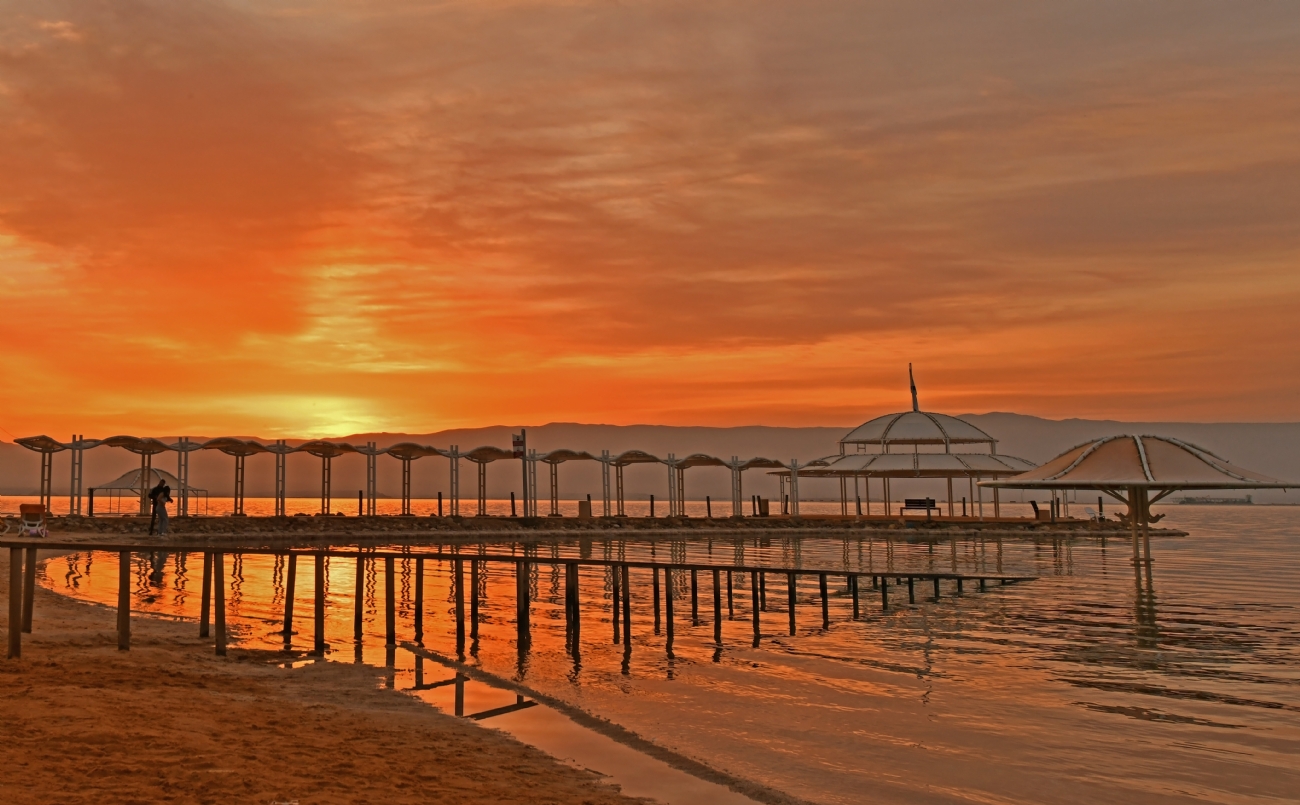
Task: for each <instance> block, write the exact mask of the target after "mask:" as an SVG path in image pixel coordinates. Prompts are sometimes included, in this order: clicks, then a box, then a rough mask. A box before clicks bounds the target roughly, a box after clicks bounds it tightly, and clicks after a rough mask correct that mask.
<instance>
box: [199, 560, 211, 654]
mask: <svg viewBox="0 0 1300 805" xmlns="http://www.w3.org/2000/svg"><path fill="white" fill-rule="evenodd" d="M211 622H212V554H211V553H210V552H208V551H204V552H203V592H202V595H201V596H200V601H199V637H208V636H209V634H210V633H211V630H210V629H209V624H210V623H211Z"/></svg>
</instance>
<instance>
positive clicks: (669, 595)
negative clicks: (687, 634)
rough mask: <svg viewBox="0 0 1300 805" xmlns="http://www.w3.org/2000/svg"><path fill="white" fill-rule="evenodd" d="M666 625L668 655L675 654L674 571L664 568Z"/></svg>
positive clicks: (670, 656)
mask: <svg viewBox="0 0 1300 805" xmlns="http://www.w3.org/2000/svg"><path fill="white" fill-rule="evenodd" d="M664 625H665V626H667V627H668V640H667V644H666V645H667V650H668V657H669V659H672V656H673V571H672V568H667V567H666V568H664Z"/></svg>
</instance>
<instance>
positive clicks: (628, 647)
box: [620, 565, 632, 653]
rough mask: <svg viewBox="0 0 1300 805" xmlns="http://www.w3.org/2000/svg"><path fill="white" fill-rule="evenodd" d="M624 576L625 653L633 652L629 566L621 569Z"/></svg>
mask: <svg viewBox="0 0 1300 805" xmlns="http://www.w3.org/2000/svg"><path fill="white" fill-rule="evenodd" d="M620 573H621V574H622V576H623V649H624V653H629V652H631V651H632V585H631V581H630V579H629V576H630V572H629V571H628V567H627V565H623V567H622V568H621V569H620Z"/></svg>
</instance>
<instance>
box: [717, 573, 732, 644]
mask: <svg viewBox="0 0 1300 805" xmlns="http://www.w3.org/2000/svg"><path fill="white" fill-rule="evenodd" d="M727 575H728V576H730V575H731V573H730V571H728V573H727ZM713 642H714V643H716V644H717V645H719V646H720V645H722V571H720V570H715V571H713Z"/></svg>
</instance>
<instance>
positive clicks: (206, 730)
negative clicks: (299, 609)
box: [0, 551, 637, 805]
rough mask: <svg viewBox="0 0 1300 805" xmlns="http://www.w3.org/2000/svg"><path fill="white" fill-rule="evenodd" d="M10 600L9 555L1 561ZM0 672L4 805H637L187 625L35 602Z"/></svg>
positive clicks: (496, 738)
mask: <svg viewBox="0 0 1300 805" xmlns="http://www.w3.org/2000/svg"><path fill="white" fill-rule="evenodd" d="M0 553H3V555H0V570H3V572H0V593H3V594H4V595H6V596H7V594H8V581H7V580H8V552H7V551H5V552H0ZM34 612H35V624H34V629H33V634H29V635H23V638H24V640H23V656H22V658H21V659H19V660H7V661H4V662H0V680H2V682H0V684H3V686H4V689H5V691H6V694H5V695H4V696H3V697H0V722H2V723H4V725H5V739H4V749H3V762H2V763H0V800H3V801H4V802H6V803H11V804H12V805H21V804H22V803H51V802H59V803H80V802H86V803H90V802H94V803H154V802H203V803H218V802H262V803H290V802H299V803H309V802H310V803H371V802H373V803H393V802H429V801H448V802H457V803H511V802H518V803H524V802H528V803H538V802H565V803H571V802H581V803H610V804H611V805H612V804H613V803H631V802H635V801H637V800H633V799H630V798H628V797H624V796H622V795H620V794H618V793H617V792H616V790H615V789H614V788H612V787H611V786H608V785H606V784H603V783H601V782H599V781H598V780H597V778H596V777H595V776H594V775H592V774H589V773H587V772H583V771H581V770H577V769H573V768H571V767H568V766H565V765H563V764H561V763H559V762H558V761H556V760H554V759H553V758H550V757H548V756H546V755H545V754H543V753H541V752H539V751H537V750H535V749H533V748H531V747H528V746H525V745H523V744H520V743H518V742H516V741H514V740H512V739H511V738H509V737H507V736H505V735H502V734H500V733H497V732H495V731H493V730H490V729H484V728H482V727H479V726H476V725H473V724H471V723H467V722H465V721H462V720H459V719H456V718H453V717H451V716H447V715H444V714H441V713H439V712H436V711H434V710H433V709H431V708H429V707H427V706H425V705H423V704H420V703H418V702H417V701H415V700H413V699H410V698H408V697H407V696H404V695H402V694H399V693H394V692H392V691H385V690H383V689H382V688H381V687H380V683H381V679H380V676H379V674H378V672H377V671H376V670H375V669H373V668H369V667H365V666H360V665H357V666H352V665H344V664H340V663H332V662H331V663H325V662H321V663H312V664H309V665H307V666H305V667H301V668H298V669H292V670H291V669H286V668H281V667H279V666H280V664H281V663H283V662H284V661H285V659H286V656H285V655H283V654H279V653H271V652H262V651H249V650H242V649H239V648H232V649H231V651H230V654H229V655H228V656H227V657H226V658H219V657H216V656H215V655H214V654H213V652H212V648H211V645H210V644H209V643H207V642H206V641H200V640H199V639H198V638H197V637H196V634H197V629H196V628H194V626H193V625H191V624H188V623H185V624H182V623H173V622H168V621H163V620H158V619H153V618H146V617H136V618H134V619H133V621H132V648H131V650H130V651H129V652H122V651H118V649H117V646H116V636H115V632H114V617H115V615H114V612H113V610H111V609H107V608H104V607H98V606H91V605H87V604H82V603H77V602H73V601H70V600H68V599H65V598H63V597H61V596H58V595H55V594H53V593H50V592H48V591H46V590H43V589H38V590H37V591H36V605H35V610H34Z"/></svg>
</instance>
